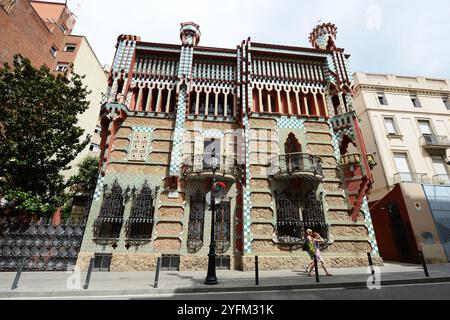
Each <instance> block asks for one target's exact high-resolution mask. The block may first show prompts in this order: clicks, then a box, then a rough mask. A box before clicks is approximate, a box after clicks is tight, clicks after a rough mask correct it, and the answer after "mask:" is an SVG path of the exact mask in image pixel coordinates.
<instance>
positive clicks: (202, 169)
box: [182, 154, 242, 179]
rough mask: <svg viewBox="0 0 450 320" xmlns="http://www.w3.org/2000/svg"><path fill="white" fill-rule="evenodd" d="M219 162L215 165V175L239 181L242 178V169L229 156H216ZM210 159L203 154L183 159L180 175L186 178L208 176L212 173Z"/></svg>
mask: <svg viewBox="0 0 450 320" xmlns="http://www.w3.org/2000/svg"><path fill="white" fill-rule="evenodd" d="M216 158H217V159H218V160H219V161H218V163H217V169H216V174H217V175H223V176H224V177H232V178H234V179H239V178H240V177H242V169H241V166H240V165H239V164H238V162H237V160H236V159H235V158H233V157H229V156H217V157H216ZM209 160H210V158H209V157H208V156H206V155H203V154H197V155H193V156H190V157H188V158H185V159H184V160H183V163H182V173H183V175H184V176H185V177H186V176H193V175H198V176H210V175H212V172H213V167H212V165H211V162H210V161H209Z"/></svg>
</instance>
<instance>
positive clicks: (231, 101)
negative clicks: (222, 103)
mask: <svg viewBox="0 0 450 320" xmlns="http://www.w3.org/2000/svg"><path fill="white" fill-rule="evenodd" d="M233 106H234V95H233V94H232V93H229V94H228V96H227V105H226V108H227V116H228V117H233V116H234V110H233V109H234V107H233Z"/></svg>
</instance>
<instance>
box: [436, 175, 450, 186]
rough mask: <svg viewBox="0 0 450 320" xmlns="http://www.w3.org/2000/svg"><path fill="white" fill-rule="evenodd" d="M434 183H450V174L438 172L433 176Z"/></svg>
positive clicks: (446, 184)
mask: <svg viewBox="0 0 450 320" xmlns="http://www.w3.org/2000/svg"><path fill="white" fill-rule="evenodd" d="M433 184H434V185H445V186H448V185H450V174H437V175H434V176H433Z"/></svg>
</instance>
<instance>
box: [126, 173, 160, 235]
mask: <svg viewBox="0 0 450 320" xmlns="http://www.w3.org/2000/svg"><path fill="white" fill-rule="evenodd" d="M155 197H156V192H155V193H152V190H151V189H150V187H149V186H148V184H147V182H145V183H144V185H143V186H142V189H141V192H140V193H139V194H138V195H136V196H135V197H134V199H133V205H132V208H131V213H130V218H129V219H128V221H127V238H128V239H132V240H149V239H151V237H152V230H153V222H154V220H153V216H154V212H155V206H154V199H155Z"/></svg>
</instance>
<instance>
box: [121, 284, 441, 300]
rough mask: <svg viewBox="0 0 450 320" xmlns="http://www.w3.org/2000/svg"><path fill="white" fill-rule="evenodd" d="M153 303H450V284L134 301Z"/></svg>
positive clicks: (212, 294) (241, 293)
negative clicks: (184, 301)
mask: <svg viewBox="0 0 450 320" xmlns="http://www.w3.org/2000/svg"><path fill="white" fill-rule="evenodd" d="M130 299H146V300H148V299H152V300H450V283H431V284H415V285H396V286H383V287H381V289H378V290H369V289H367V288H339V289H314V290H292V291H267V292H238V293H207V294H186V295H185V294H183V295H175V296H173V295H172V296H169V295H166V296H164V297H161V296H160V297H134V298H131V297H130Z"/></svg>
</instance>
